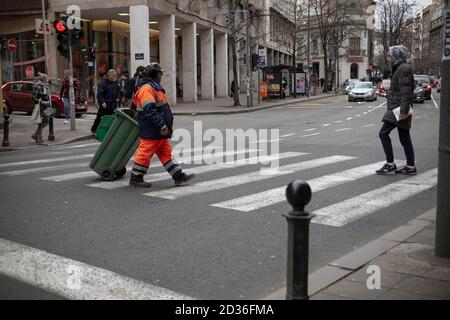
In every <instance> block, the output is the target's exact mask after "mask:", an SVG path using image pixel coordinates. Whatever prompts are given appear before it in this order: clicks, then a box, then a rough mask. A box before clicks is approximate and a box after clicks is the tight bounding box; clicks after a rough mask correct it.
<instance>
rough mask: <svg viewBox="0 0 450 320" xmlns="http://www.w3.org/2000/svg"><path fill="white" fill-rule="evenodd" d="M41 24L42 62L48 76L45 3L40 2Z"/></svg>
mask: <svg viewBox="0 0 450 320" xmlns="http://www.w3.org/2000/svg"><path fill="white" fill-rule="evenodd" d="M41 3H42V23H43V24H44V61H45V73H46V74H48V59H47V28H46V24H45V3H44V0H42V2H41Z"/></svg>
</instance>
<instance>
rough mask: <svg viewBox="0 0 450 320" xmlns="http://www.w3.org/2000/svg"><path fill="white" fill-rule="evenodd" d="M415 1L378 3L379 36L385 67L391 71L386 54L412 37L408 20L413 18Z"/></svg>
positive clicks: (386, 0) (393, 0)
mask: <svg viewBox="0 0 450 320" xmlns="http://www.w3.org/2000/svg"><path fill="white" fill-rule="evenodd" d="M415 5H416V2H415V0H379V1H378V2H377V16H378V21H379V23H378V25H377V29H378V30H377V35H378V41H379V42H380V43H381V45H382V48H383V52H380V54H381V55H382V59H384V66H385V68H386V69H387V70H389V64H388V62H387V58H386V54H387V52H388V50H389V47H391V46H394V45H397V44H407V42H408V41H409V38H410V36H411V33H410V31H411V30H410V29H409V28H408V20H409V19H410V18H411V16H412V12H413V8H414V6H415ZM378 60H380V59H378Z"/></svg>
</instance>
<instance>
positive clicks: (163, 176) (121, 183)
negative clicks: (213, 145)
mask: <svg viewBox="0 0 450 320" xmlns="http://www.w3.org/2000/svg"><path fill="white" fill-rule="evenodd" d="M306 154H308V153H302V152H286V153H281V154H277V155H272V156H267V157H251V158H246V159H241V160H237V161H233V162H230V163H227V162H225V163H223V164H220V163H218V164H210V165H204V166H199V167H194V168H189V169H186V172H187V173H195V174H203V173H208V172H213V171H218V170H224V169H232V168H238V167H242V166H246V165H249V164H252V163H254V164H256V163H258V162H267V161H272V160H275V159H288V158H293V157H298V156H302V155H306ZM170 178H171V177H170V175H169V174H168V173H167V172H161V173H154V174H150V175H147V176H146V181H148V182H157V181H163V180H168V179H170ZM87 186H88V187H94V188H101V189H109V190H112V189H117V188H122V187H126V186H128V181H126V180H118V181H111V182H98V183H91V184H88V185H87Z"/></svg>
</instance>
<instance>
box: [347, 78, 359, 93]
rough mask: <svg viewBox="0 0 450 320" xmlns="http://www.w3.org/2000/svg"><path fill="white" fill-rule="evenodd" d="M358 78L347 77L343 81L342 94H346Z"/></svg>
mask: <svg viewBox="0 0 450 320" xmlns="http://www.w3.org/2000/svg"><path fill="white" fill-rule="evenodd" d="M358 82H359V80H357V79H349V80H347V81H345V82H344V94H348V93H349V92H350V91H351V90H352V89H353V88H354V87H355V84H357V83H358Z"/></svg>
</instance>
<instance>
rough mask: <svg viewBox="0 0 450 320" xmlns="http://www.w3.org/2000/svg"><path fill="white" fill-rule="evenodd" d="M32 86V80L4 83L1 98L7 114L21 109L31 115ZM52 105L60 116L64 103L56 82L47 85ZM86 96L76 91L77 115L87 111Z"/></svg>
mask: <svg viewBox="0 0 450 320" xmlns="http://www.w3.org/2000/svg"><path fill="white" fill-rule="evenodd" d="M33 88H34V82H32V81H12V82H8V83H6V84H5V85H4V86H3V87H2V91H3V98H4V99H5V108H6V110H7V112H8V113H9V114H11V113H12V112H13V111H23V112H26V113H27V114H29V115H31V114H32V113H33V109H34V103H33V99H32V94H33ZM49 89H50V93H51V97H52V105H53V106H54V107H56V116H55V117H60V116H63V115H64V103H63V101H62V100H60V99H59V94H60V92H61V88H60V87H59V86H57V85H56V84H53V83H52V84H50V86H49ZM87 109H88V107H87V101H86V98H84V97H80V94H79V93H78V94H77V95H76V96H75V113H76V116H77V117H79V116H81V115H82V114H84V113H86V112H87Z"/></svg>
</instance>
